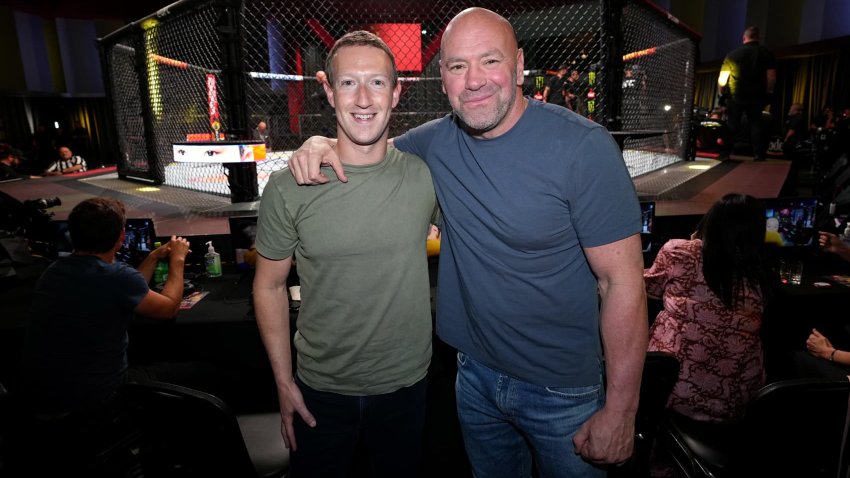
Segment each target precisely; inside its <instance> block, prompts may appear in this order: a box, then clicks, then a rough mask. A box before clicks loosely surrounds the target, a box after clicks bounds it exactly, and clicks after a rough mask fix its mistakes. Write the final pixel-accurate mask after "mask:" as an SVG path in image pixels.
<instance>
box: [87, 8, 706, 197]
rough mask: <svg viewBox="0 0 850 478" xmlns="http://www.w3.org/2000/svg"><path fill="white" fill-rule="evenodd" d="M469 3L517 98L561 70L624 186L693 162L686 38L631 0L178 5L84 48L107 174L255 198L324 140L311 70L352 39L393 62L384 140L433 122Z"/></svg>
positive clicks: (691, 45)
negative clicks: (105, 123)
mask: <svg viewBox="0 0 850 478" xmlns="http://www.w3.org/2000/svg"><path fill="white" fill-rule="evenodd" d="M471 6H481V7H485V8H489V9H491V10H493V11H495V12H498V13H499V14H501V15H503V16H504V17H505V18H507V19H508V20H509V21H510V22H511V24H512V25H513V27H514V29H515V30H516V33H517V39H518V42H519V46H520V47H521V48H522V49H523V51H524V56H525V82H524V87H523V89H524V94H525V95H527V96H531V97H534V96H536V95H537V96H539V95H540V94H541V93H542V92H543V90H544V87H545V85H546V82H547V80H548V78H549V76H550V75H552V74H555V70H556V69H557V68H558V66H560V65H567V66H568V68H569V69H570V70H577V71H578V72H579V82H578V85H579V86H578V87H577V88H578V91H579V93H578V94H577V96H578V100H577V103H576V106H575V109H576V111H577V112H580V113H581V114H583V115H585V116H587V117H588V118H590V119H591V120H593V121H596V122H598V123H600V124H602V125H604V126H605V127H606V128H608V130H609V131H612V132H620V133H618V134H619V136H618V134H615V137H617V139H618V142H619V144H620V146H621V147H622V148H623V157H624V160H625V162H626V165H627V167H628V169H629V172H630V174H631V176H632V177H635V176H639V175H642V174H645V173H649V172H652V171H655V170H657V169H660V168H663V167H665V166H667V165H669V164H672V163H675V162H678V161H682V160H688V159H693V155H694V153H695V151H694V148H693V146H692V142H691V136H692V135H693V134H692V126H693V123H694V119H693V117H692V116H693V114H692V111H693V95H694V70H695V66H696V60H697V41H698V39H699V37H698V35H697V34H695V33H694V32H693V31H692V30H690V29H688V28H687V27H685V26H684V25H682V24H680V23H679V22H678V20H677V19H676V18H675V17H672V16H671V15H669V14H668V13H666V12H665V11H663V10H661V9H660V8H658V7H657V6H655V5H654V4H653V3H652V2H649V1H646V0H584V1H570V0H561V1H546V0H537V1H536V0H515V1H512V2H508V1H486V0H485V1H480V2H477V3H475V4H467V3H466V2H457V1H453V0H434V1H429V2H423V1H410V0H364V1H343V0H324V1H305V0H288V1H272V0H182V1H178V2H176V3H174V4H171V5H169V6H167V7H165V8H162V9H160V10H159V11H157V12H155V13H153V14H151V15H149V16H147V17H145V18H142V19H140V20H138V21H135V22H132V23H130V24H128V25H125V26H124V27H122V28H121V29H119V30H117V31H115V32H113V33H111V34H109V35H107V36H105V37H103V38H100V39H99V40H98V43H99V46H100V54H101V60H102V62H101V63H102V65H103V70H104V71H103V74H104V84H105V85H106V91H107V97H108V99H109V101H108V104H109V106H110V109H111V112H112V117H113V121H114V124H115V127H116V131H117V136H118V141H117V144H116V145H115V147H116V148H117V150H116V151H113V154H114V156H115V157H116V158H118V160H117V165H118V173H119V177H121V178H124V179H135V180H142V181H148V182H152V183H155V184H166V185H169V186H175V187H180V188H185V189H188V190H193V191H201V192H205V193H211V194H216V195H221V196H229V197H230V198H231V200H232V202H247V201H254V200H257V199H258V198H259V195H260V194H261V193H262V190H263V187H264V186H265V184H266V182H267V181H268V177H269V175H270V174H271V173H272V172H274V171H276V170H279V169H281V168H283V167H284V166H285V165H286V162H287V161H288V159H289V157H290V156H291V154H292V152H293V151H294V150H295V149H297V148H298V146H300V144H301V143H302V142H303V141H304V140H305V139H306V138H307V137H309V136H311V135H315V134H321V135H325V136H333V135H334V134H335V131H336V127H335V118H334V116H333V115H334V112H333V109H332V108H331V107H330V106H329V105H328V104H327V101H326V99H325V96H324V92H323V90H322V88H321V86H320V84H319V83H318V82H317V81H316V77H315V74H316V72H317V71H319V70H324V62H325V58H326V57H327V54H328V52H329V51H330V49H331V47H332V46H333V43H334V41H335V40H336V39H337V38H339V37H341V36H342V35H343V34H345V33H347V32H349V31H352V30H357V29H361V30H369V31H371V32H374V33H376V34H377V35H378V36H380V37H381V38H382V39H383V40H384V41H385V42H386V43H387V44H388V45H389V46H390V48H391V49H392V51H393V53H394V55H395V57H396V62H397V64H398V69H399V76H400V80H401V81H402V94H401V99H400V101H399V104H398V106H397V107H396V108H395V110H394V111H393V114H392V118H391V121H390V137H393V136H396V135H399V134H401V133H403V132H405V131H407V130H408V129H410V128H412V127H414V126H418V125H420V124H422V123H425V122H427V121H430V120H432V119H435V118H439V117H442V116H445V115H446V114H448V113H450V112H451V107H450V105H449V103H448V100H447V98H446V96H445V95H444V94H443V93H442V91H441V88H440V84H441V83H440V71H439V64H438V60H439V47H440V39H441V36H442V33H443V30H444V28H445V27H446V24H447V23H448V22H449V20H450V19H451V18H452V17H454V16H455V15H456V14H457V13H459V12H460V11H461V10H463V9H465V8H468V7H471ZM260 121H263V122H265V123H266V124H267V125H268V130H267V132H266V134H265V135H258V134H257V132H256V131H255V128H256V126H257V124H258V123H259V122H260ZM254 138H261V139H262V140H264V141H265V143H266V151H267V152H266V159H264V160H261V161H247V162H238V163H215V162H205V163H200V162H191V163H187V162H176V161H174V157H173V152H172V145H173V144H174V143H179V142H187V141H198V140H200V141H211V140H219V139H224V140H228V141H227V142H231V141H236V142H238V141H241V140H248V139H254ZM529 154H534V152H533V151H529Z"/></svg>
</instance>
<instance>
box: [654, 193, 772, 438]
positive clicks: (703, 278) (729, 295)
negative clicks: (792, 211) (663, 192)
mask: <svg viewBox="0 0 850 478" xmlns="http://www.w3.org/2000/svg"><path fill="white" fill-rule="evenodd" d="M764 235H765V215H764V208H763V206H762V205H761V203H760V201H758V200H757V199H756V198H754V197H752V196H748V195H742V194H727V195H725V196H723V197H722V198H721V199H720V200H719V201H718V202H717V203H715V204H714V205H713V206H712V207H711V209H710V210H709V211H708V212H707V213H706V214H705V216H704V217H703V219H702V221H701V222H700V224H699V226H698V227H697V231H696V232H695V233H694V234H693V236H692V237H691V239H690V240H686V239H671V240H670V241H668V242H667V243H666V244H664V246H663V247H662V248H661V250H660V251H659V252H658V256H657V257H656V259H655V261H654V263H653V264H652V267H650V268H649V269H646V270H644V274H643V275H644V279H645V281H646V290H647V295H649V296H650V297H653V298H659V299H661V300H662V301H663V305H664V308H663V310H662V311H661V312H659V314H658V317H657V318H656V320H655V322H654V323H653V324H652V327H651V329H650V338H649V350H658V351H662V352H667V353H670V354H672V355H673V356H675V357H676V358H677V359H678V360H679V363H680V364H681V365H680V371H679V379H678V382H677V383H676V385H675V387H674V389H673V393H672V394H671V396H670V399H669V401H668V403H667V406H668V408H670V409H672V410H674V411H676V412H678V413H680V414H682V415H685V416H687V417H690V418H692V419H694V420H699V421H707V422H728V421H733V420H734V419H735V418H737V417H738V416H739V414H740V412H741V409H742V407H743V405H744V404H745V403H746V402H747V401H748V400H749V399H750V398H751V397H752V396H753V395H754V394H755V393H756V391H758V389H759V388H761V387H762V386H763V385H764V383H765V374H764V362H763V357H762V344H761V339H760V337H759V333H760V331H761V326H762V314H763V312H764V308H765V302H766V299H767V295H768V292H769V290H770V286H771V274H770V271H769V268H768V267H767V266H766V263H765V261H764V258H763V249H764Z"/></svg>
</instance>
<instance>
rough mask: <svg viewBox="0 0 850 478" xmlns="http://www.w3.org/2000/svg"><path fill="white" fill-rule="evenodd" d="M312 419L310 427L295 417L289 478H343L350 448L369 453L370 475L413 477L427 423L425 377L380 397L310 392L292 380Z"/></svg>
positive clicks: (347, 470) (349, 461)
mask: <svg viewBox="0 0 850 478" xmlns="http://www.w3.org/2000/svg"><path fill="white" fill-rule="evenodd" d="M296 383H297V384H298V387H299V388H300V389H301V394H302V395H303V396H304V403H305V405H306V406H307V409H308V410H310V413H312V414H313V416H314V417H315V418H316V426H315V428H310V427H308V426H307V425H306V424H305V423H304V421H303V420H301V418H300V417H299V416H298V414H296V415H295V424H294V426H295V438H296V440H297V442H298V449H297V450H296V451H294V452H292V453H291V454H290V474H289V475H288V476H291V477H292V478H305V477H347V476H349V473H350V470H351V466H352V463H353V462H354V452H355V450H356V449H357V447H358V444H360V445H361V448H362V449H363V450H365V452H366V453H367V454H368V458H369V459H368V463H369V467H370V470H369V476H370V477H400V476H409V477H415V476H417V475H418V473H419V458H420V455H421V449H422V431H423V428H424V426H425V394H426V385H427V381H426V379H422V380H420V381H419V382H417V383H415V384H413V385H411V386H409V387H406V388H402V389H400V390H396V391H395V392H392V393H387V394H383V395H368V396H349V395H340V394H337V393H330V392H321V391H318V390H314V389H312V388H310V387H308V386H307V385H305V384H304V382H302V381H301V380H299V379H298V378H296Z"/></svg>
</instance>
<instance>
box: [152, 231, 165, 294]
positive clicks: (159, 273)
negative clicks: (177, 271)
mask: <svg viewBox="0 0 850 478" xmlns="http://www.w3.org/2000/svg"><path fill="white" fill-rule="evenodd" d="M161 246H162V243H161V242H159V241H157V242H154V243H153V247H154V249H158V248H160V247H161ZM166 279H168V262H166V261H163V260H158V261H156V268H155V269H154V270H153V283H154V284H155V285H157V284H164V283H165V280H166Z"/></svg>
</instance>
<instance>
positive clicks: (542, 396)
mask: <svg viewBox="0 0 850 478" xmlns="http://www.w3.org/2000/svg"><path fill="white" fill-rule="evenodd" d="M457 363H458V364H457V386H456V393H457V412H458V418H459V419H460V425H461V429H462V430H463V442H464V445H465V447H466V453H467V455H468V456H469V461H470V465H471V466H472V471H473V473H474V474H475V476H476V477H479V478H497V477H510V478H515V477H528V476H530V474H531V463H532V455H533V457H534V464H535V467H536V468H537V471H538V473H539V475H540V477H546V478H548V477H604V476H605V475H606V472H605V470H603V469H601V468H598V467H595V466H593V465H591V464H590V463H587V462H586V461H584V460H582V458H581V456H580V455H577V454H576V453H575V447H574V446H573V436H574V435H575V434H576V432H578V430H579V428H580V427H581V425H582V423H584V422H585V421H587V419H588V418H590V416H591V415H593V414H594V413H595V412H596V411H597V410H598V409H599V408H601V407H602V405H603V403H604V402H605V393H604V391H603V387H602V378H601V377H600V379H599V383H598V384H595V385H590V386H586V387H575V388H553V387H543V386H540V385H534V384H531V383H528V382H523V381H521V380H517V379H516V378H513V377H510V376H507V375H504V374H502V373H499V372H497V371H495V370H492V369H490V368H488V367H485V366H484V365H482V364H480V363H478V362H476V361H475V360H473V359H472V358H471V357H469V356H468V355H466V354H464V353H463V352H458V354H457Z"/></svg>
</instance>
